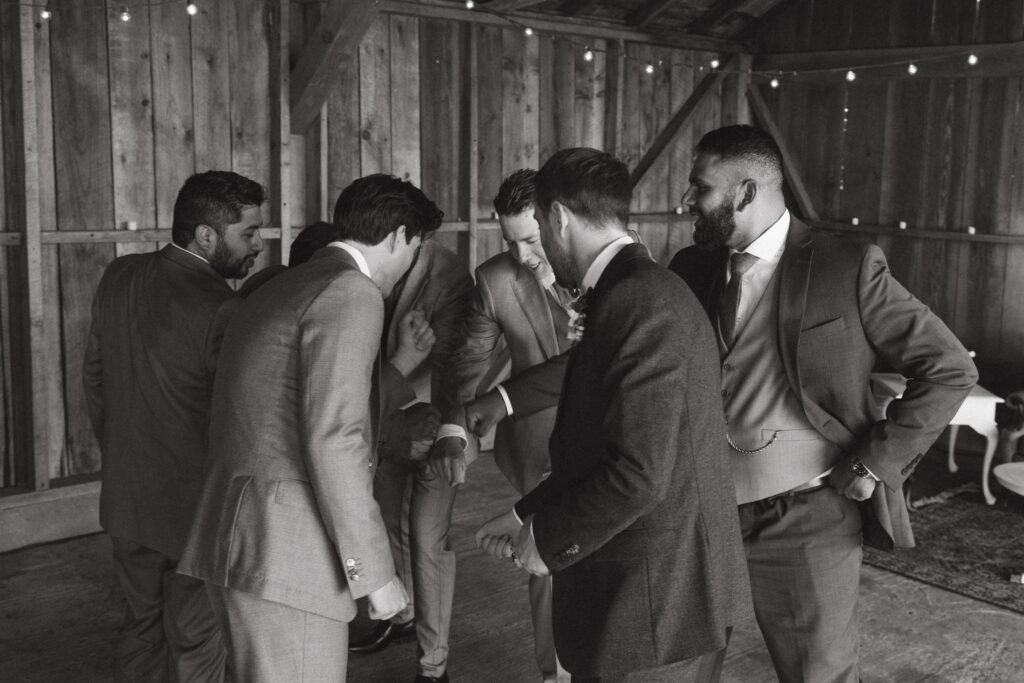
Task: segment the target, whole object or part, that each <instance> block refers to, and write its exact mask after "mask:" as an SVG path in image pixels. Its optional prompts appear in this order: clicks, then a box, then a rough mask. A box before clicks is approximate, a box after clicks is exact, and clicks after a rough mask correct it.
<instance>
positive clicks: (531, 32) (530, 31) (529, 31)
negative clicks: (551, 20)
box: [523, 26, 533, 36]
mask: <svg viewBox="0 0 1024 683" xmlns="http://www.w3.org/2000/svg"><path fill="white" fill-rule="evenodd" d="M523 33H525V34H526V35H528V36H532V35H533V29H532V28H530V27H529V26H527V27H526V28H524V29H523Z"/></svg>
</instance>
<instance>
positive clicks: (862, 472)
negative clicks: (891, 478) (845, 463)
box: [850, 457, 879, 481]
mask: <svg viewBox="0 0 1024 683" xmlns="http://www.w3.org/2000/svg"><path fill="white" fill-rule="evenodd" d="M850 469H851V470H853V473H854V474H856V475H857V476H858V477H860V478H861V479H872V480H874V481H879V479H878V477H876V476H875V473H874V472H872V471H871V470H869V469H868V468H867V467H865V466H864V463H862V462H861V461H860V460H859V459H857V458H854V457H851V458H850Z"/></svg>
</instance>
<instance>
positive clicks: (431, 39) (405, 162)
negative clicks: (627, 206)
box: [293, 13, 744, 262]
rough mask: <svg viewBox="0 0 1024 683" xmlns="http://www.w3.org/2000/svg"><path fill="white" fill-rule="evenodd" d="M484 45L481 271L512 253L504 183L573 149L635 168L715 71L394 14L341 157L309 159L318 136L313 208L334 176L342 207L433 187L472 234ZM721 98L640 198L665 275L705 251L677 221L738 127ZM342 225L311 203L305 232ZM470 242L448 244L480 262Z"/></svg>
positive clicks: (355, 78)
mask: <svg viewBox="0 0 1024 683" xmlns="http://www.w3.org/2000/svg"><path fill="white" fill-rule="evenodd" d="M295 26H296V23H295V22H293V31H294V30H296V28H295ZM471 33H472V34H475V43H476V46H477V47H476V59H477V71H478V80H477V86H478V90H477V96H476V107H477V110H476V113H477V117H476V118H477V121H478V127H479V128H478V130H477V139H478V141H479V144H478V151H477V167H478V177H477V178H476V182H477V188H478V192H477V197H478V199H477V206H476V210H477V212H478V214H479V216H480V217H481V222H480V224H479V226H477V227H478V228H479V230H478V231H477V234H478V242H477V244H478V247H477V250H478V251H477V254H476V257H477V262H482V261H484V260H485V259H487V258H488V257H490V256H492V255H494V254H496V253H498V252H500V251H501V250H502V249H503V243H502V240H501V236H500V233H499V232H498V231H497V229H496V228H497V225H496V224H495V223H494V222H493V220H491V219H490V216H491V214H492V211H493V207H492V204H491V200H492V198H493V197H494V194H495V193H496V192H497V189H498V186H499V184H500V183H501V180H502V178H504V177H505V176H507V175H508V174H509V173H511V172H512V171H514V170H516V169H518V168H523V167H533V168H537V167H538V166H539V165H540V164H542V163H543V162H544V160H545V159H547V158H548V157H549V156H550V155H551V154H552V153H553V152H555V151H557V150H558V149H561V148H564V147H572V146H591V147H597V148H601V149H606V150H609V151H612V152H613V153H616V154H617V155H618V156H619V157H620V158H622V159H623V161H625V162H626V163H627V165H630V166H632V165H635V163H636V161H637V160H638V159H639V158H640V157H641V156H642V155H643V153H644V152H645V151H646V150H647V149H648V147H649V146H650V144H651V142H652V141H653V140H654V138H655V137H656V136H657V134H658V133H659V132H660V130H661V128H662V127H663V126H664V125H665V124H666V123H667V122H668V120H669V119H670V118H671V116H672V114H673V113H674V111H675V109H676V108H678V107H679V106H680V105H681V104H682V103H683V101H685V99H686V97H687V96H688V95H689V94H690V92H691V91H692V90H693V87H694V83H695V82H699V80H700V78H701V77H703V75H704V74H705V73H707V70H708V68H709V66H708V63H709V62H710V60H711V59H712V58H713V57H714V55H712V54H709V53H700V52H694V51H690V50H679V49H670V48H660V47H651V46H649V45H640V44H631V43H627V44H624V45H623V44H621V43H619V42H617V41H612V40H606V39H594V38H586V37H583V36H575V35H570V34H559V35H551V34H544V33H535V34H534V35H532V36H527V35H525V34H524V32H523V30H521V29H519V28H513V27H509V28H503V27H500V26H485V25H474V24H469V23H464V22H457V21H448V20H442V19H426V18H423V19H417V18H411V17H405V16H399V15H391V14H386V13H384V14H381V15H380V16H379V17H378V18H377V19H376V21H375V23H374V25H373V26H372V27H371V29H370V30H369V32H368V33H367V35H366V36H365V37H364V39H363V41H362V44H361V46H360V50H359V57H358V59H357V60H352V61H351V62H348V63H346V64H345V65H343V68H342V69H341V71H340V72H339V74H338V78H337V79H336V81H335V82H336V84H337V85H336V87H335V88H334V89H333V90H332V91H331V92H330V93H329V95H328V106H327V119H328V120H327V129H328V136H327V138H328V144H327V146H326V149H323V150H320V149H319V148H317V149H315V150H313V151H314V152H316V153H321V154H323V155H325V157H326V163H324V164H321V163H319V161H318V160H317V159H311V158H309V154H310V150H311V149H313V148H314V147H315V145H313V144H311V142H310V137H311V133H307V136H306V137H307V139H306V145H305V148H306V150H307V158H306V161H305V176H306V177H305V182H306V188H307V197H308V195H309V192H310V191H311V188H316V187H319V186H320V182H319V178H318V177H317V175H318V174H319V169H320V167H321V166H324V167H326V168H327V173H328V176H329V177H328V182H327V183H326V184H325V186H326V187H327V192H328V194H329V197H330V201H329V202H328V203H327V206H328V207H329V206H333V201H334V199H335V198H336V197H337V195H338V193H339V192H340V191H341V190H342V189H343V188H344V187H345V185H347V184H348V183H349V182H351V181H352V180H353V179H355V178H357V177H359V176H361V175H365V174H367V173H371V172H378V171H383V172H387V173H394V174H396V175H400V176H402V177H406V178H409V179H410V180H412V181H413V182H418V183H420V184H421V186H422V187H423V189H424V191H425V192H426V193H427V194H428V196H430V197H431V198H432V199H433V200H434V201H435V202H437V204H438V206H439V207H440V208H441V209H442V210H443V211H444V212H445V218H446V220H451V221H459V222H462V223H463V224H464V223H465V222H466V221H468V220H469V215H470V211H469V205H468V203H469V201H470V192H469V184H470V182H471V179H470V178H469V177H468V169H469V162H468V154H469V153H470V134H471V132H470V130H469V121H470V113H469V111H468V107H469V106H472V105H471V101H472V98H471V97H470V87H469V71H470V54H469V53H470V49H471V48H470V45H471V42H472V41H471V40H470V35H471ZM300 43H301V41H297V40H296V41H294V43H293V44H294V45H297V44H300ZM587 47H590V48H592V49H593V51H594V59H593V60H591V61H588V60H586V59H584V52H585V49H586V48H587ZM647 61H652V62H653V63H655V65H656V70H655V73H654V74H647V73H646V72H645V71H644V66H645V65H646V63H647ZM389 83H390V88H389V87H388V85H389ZM721 90H722V89H721V87H720V88H719V89H718V91H716V92H715V93H714V96H713V97H711V98H710V99H709V100H708V101H707V103H706V104H705V105H704V106H702V107H701V109H700V110H699V111H698V112H697V115H696V116H695V124H694V125H693V126H692V127H691V128H690V129H688V130H686V131H683V132H682V133H681V134H680V135H679V136H678V137H677V139H676V141H674V142H673V144H672V146H671V149H669V150H666V152H665V154H664V156H663V157H662V158H661V159H660V160H659V162H658V164H657V165H656V166H655V167H654V168H652V169H651V170H650V171H649V172H648V174H647V175H646V176H645V178H644V181H643V182H642V183H641V185H640V187H639V188H638V190H637V192H636V194H635V201H634V203H633V210H634V211H635V212H638V213H651V212H660V213H662V214H663V215H662V216H660V217H658V219H657V220H645V221H644V222H642V223H638V224H636V225H635V226H634V227H635V228H636V229H637V230H638V231H639V232H640V234H641V236H642V237H643V239H644V240H645V242H646V243H647V244H648V245H649V247H650V248H651V251H652V252H653V253H654V255H655V257H656V258H658V259H659V260H660V261H662V262H667V260H668V259H669V258H671V256H672V254H674V253H675V252H676V251H677V250H678V249H680V248H681V247H682V246H685V245H687V244H689V243H690V241H691V238H690V232H691V224H690V222H689V221H688V220H687V217H685V216H680V217H678V218H676V217H675V214H673V213H672V212H673V211H674V209H675V207H676V206H677V205H678V204H679V203H680V199H681V197H682V194H683V192H685V190H686V187H687V185H688V182H687V178H688V176H689V171H690V164H691V160H692V159H691V157H692V145H693V143H694V142H695V141H696V140H697V139H699V137H700V135H702V134H703V133H704V132H706V131H707V130H710V129H712V128H716V127H718V126H719V125H722V123H723V120H725V119H723V116H731V117H733V118H732V119H731V120H735V117H736V116H737V113H736V112H735V111H731V110H728V108H727V107H724V106H723V104H722V92H721ZM734 108H735V107H734ZM723 109H725V110H726V111H723ZM739 116H740V117H743V116H744V115H743V114H740V115H739ZM329 212H330V210H329V209H328V210H324V208H323V205H322V204H318V203H316V202H313V201H309V200H307V202H306V206H305V210H304V213H303V215H302V217H301V218H299V217H297V218H296V221H301V222H302V223H303V224H309V223H312V222H313V221H316V220H325V219H326V220H329V218H330V215H329ZM664 214H670V215H664ZM669 218H671V219H672V220H669ZM466 237H467V235H466V233H465V230H464V226H463V231H462V232H459V233H452V232H444V233H442V234H440V235H438V238H437V239H439V240H440V241H442V242H443V243H444V244H446V245H447V246H449V247H450V248H452V249H454V250H456V251H457V252H458V253H459V254H460V255H462V256H463V257H464V258H465V259H467V262H468V254H467V249H468V244H469V243H468V240H467V239H466Z"/></svg>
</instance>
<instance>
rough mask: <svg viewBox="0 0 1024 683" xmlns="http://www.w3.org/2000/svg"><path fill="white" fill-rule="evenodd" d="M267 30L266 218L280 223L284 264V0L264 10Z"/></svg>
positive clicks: (287, 169) (287, 167)
mask: <svg viewBox="0 0 1024 683" xmlns="http://www.w3.org/2000/svg"><path fill="white" fill-rule="evenodd" d="M267 19H268V22H267V23H268V25H269V26H268V28H269V29H270V101H271V102H272V103H273V104H272V111H271V121H270V140H271V150H270V156H271V159H270V186H271V197H272V199H271V210H270V220H271V221H272V222H273V223H274V224H275V225H279V226H281V233H280V234H281V245H280V253H279V254H278V258H279V259H280V261H279V262H280V263H283V264H284V265H288V250H289V247H290V246H291V243H292V231H291V210H290V208H289V207H290V203H289V200H288V198H289V196H290V195H291V183H292V159H291V153H290V148H291V138H292V129H291V104H290V101H289V99H290V96H289V92H288V84H289V82H290V75H291V74H290V69H289V65H288V35H289V21H290V19H291V8H290V6H289V2H288V0H277V2H276V3H272V4H271V5H270V7H269V8H268V10H267Z"/></svg>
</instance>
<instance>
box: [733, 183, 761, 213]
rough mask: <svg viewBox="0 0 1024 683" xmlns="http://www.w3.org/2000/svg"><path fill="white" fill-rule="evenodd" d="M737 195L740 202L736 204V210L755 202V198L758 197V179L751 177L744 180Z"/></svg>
mask: <svg viewBox="0 0 1024 683" xmlns="http://www.w3.org/2000/svg"><path fill="white" fill-rule="evenodd" d="M736 195H737V196H738V197H739V203H738V204H737V205H736V210H737V211H742V210H743V209H745V208H747V207H748V206H750V204H751V203H753V201H754V198H755V197H757V181H756V180H751V179H749V178H748V179H747V180H744V181H743V182H741V183H740V190H739V192H737V193H736Z"/></svg>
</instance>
